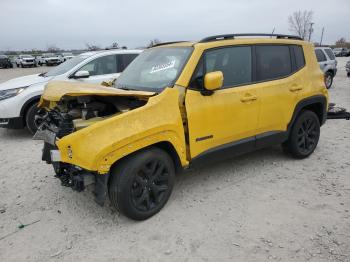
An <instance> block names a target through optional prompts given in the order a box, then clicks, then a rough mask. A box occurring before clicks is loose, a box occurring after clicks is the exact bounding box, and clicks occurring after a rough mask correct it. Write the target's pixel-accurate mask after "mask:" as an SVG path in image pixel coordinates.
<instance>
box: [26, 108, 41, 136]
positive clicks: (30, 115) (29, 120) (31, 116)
mask: <svg viewBox="0 0 350 262" xmlns="http://www.w3.org/2000/svg"><path fill="white" fill-rule="evenodd" d="M38 111H39V109H38V103H34V104H33V105H31V106H30V107H29V109H28V111H27V114H26V119H25V120H26V126H27V128H28V130H29V132H30V133H32V134H33V135H34V134H35V132H36V130H37V129H38V127H37V125H36V124H35V116H36V114H37V113H38Z"/></svg>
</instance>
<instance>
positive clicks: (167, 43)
mask: <svg viewBox="0 0 350 262" xmlns="http://www.w3.org/2000/svg"><path fill="white" fill-rule="evenodd" d="M186 42H188V41H173V42H164V43H159V44H155V45H153V46H150V47H149V48H152V47H156V46H162V45H171V44H177V43H186Z"/></svg>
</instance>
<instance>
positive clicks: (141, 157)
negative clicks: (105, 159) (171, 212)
mask: <svg viewBox="0 0 350 262" xmlns="http://www.w3.org/2000/svg"><path fill="white" fill-rule="evenodd" d="M174 179H175V168H174V163H173V161H172V159H171V157H170V156H169V155H168V154H167V153H166V152H165V151H163V150H161V149H159V148H148V149H145V150H142V151H140V152H137V153H135V154H133V155H131V156H129V157H127V158H126V159H124V160H122V161H121V163H120V164H118V165H117V166H116V167H115V168H114V169H113V171H112V173H111V181H110V183H109V198H110V200H111V203H112V204H113V205H114V206H115V207H116V208H117V209H119V211H120V212H121V213H123V214H124V215H126V216H127V217H129V218H131V219H135V220H145V219H147V218H149V217H151V216H153V215H155V214H156V213H158V212H159V211H160V210H161V209H162V208H163V206H164V205H165V204H166V202H167V201H168V199H169V197H170V194H171V192H172V189H173V186H174Z"/></svg>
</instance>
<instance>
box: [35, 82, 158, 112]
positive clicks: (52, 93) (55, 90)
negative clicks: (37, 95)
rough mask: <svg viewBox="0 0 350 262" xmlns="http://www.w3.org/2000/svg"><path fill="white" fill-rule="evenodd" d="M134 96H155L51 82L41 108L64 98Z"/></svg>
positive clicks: (72, 83)
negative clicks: (49, 102) (46, 103)
mask: <svg viewBox="0 0 350 262" xmlns="http://www.w3.org/2000/svg"><path fill="white" fill-rule="evenodd" d="M86 95H97V96H134V97H138V98H142V97H144V98H147V97H151V96H153V95H155V93H154V92H146V91H132V90H130V91H129V90H123V89H117V88H114V87H107V86H102V85H99V84H90V83H81V82H71V81H51V82H50V83H48V84H47V85H46V87H45V90H44V93H43V94H42V96H41V99H40V103H39V106H41V105H42V104H43V102H44V101H47V102H48V101H51V102H58V101H60V100H61V98H62V97H63V96H86Z"/></svg>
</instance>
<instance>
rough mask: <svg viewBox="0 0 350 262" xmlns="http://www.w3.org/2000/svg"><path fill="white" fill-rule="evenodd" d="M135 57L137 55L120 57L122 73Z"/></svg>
mask: <svg viewBox="0 0 350 262" xmlns="http://www.w3.org/2000/svg"><path fill="white" fill-rule="evenodd" d="M137 56H138V54H125V55H122V57H123V71H124V69H125V68H126V67H127V66H128V65H129V64H130V63H131V62H132V61H133V60H134V59H135V58H136V57H137Z"/></svg>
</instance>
